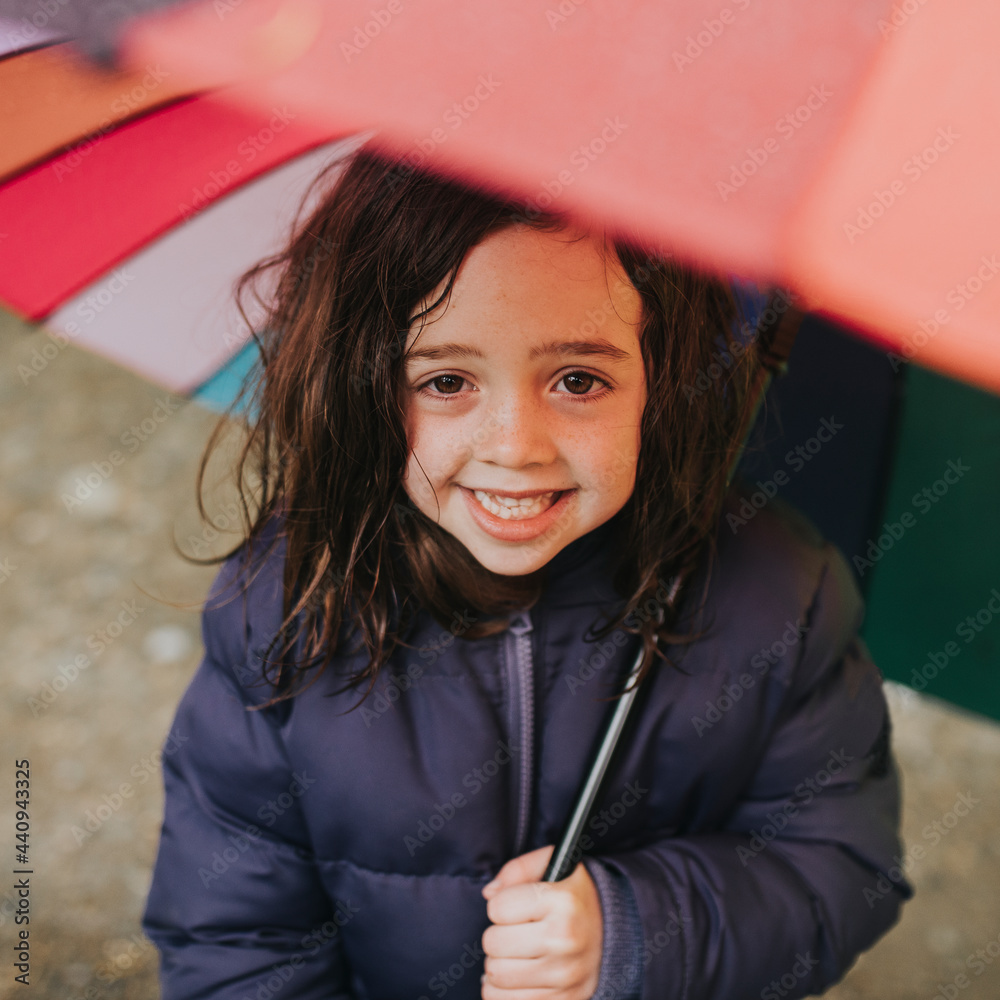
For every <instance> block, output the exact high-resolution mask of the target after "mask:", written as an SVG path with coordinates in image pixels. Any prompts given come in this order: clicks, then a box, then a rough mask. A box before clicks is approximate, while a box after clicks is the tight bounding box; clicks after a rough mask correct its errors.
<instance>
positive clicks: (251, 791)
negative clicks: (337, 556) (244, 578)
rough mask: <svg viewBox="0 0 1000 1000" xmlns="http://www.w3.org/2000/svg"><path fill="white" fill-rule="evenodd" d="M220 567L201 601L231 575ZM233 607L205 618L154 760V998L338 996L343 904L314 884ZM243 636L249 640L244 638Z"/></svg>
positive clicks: (294, 779) (345, 993)
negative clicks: (253, 706)
mask: <svg viewBox="0 0 1000 1000" xmlns="http://www.w3.org/2000/svg"><path fill="white" fill-rule="evenodd" d="M232 568H233V567H232V566H228V565H227V566H224V567H223V571H222V572H220V574H219V576H218V577H217V578H216V584H215V585H214V586H213V591H212V593H210V595H209V599H210V601H211V599H212V597H213V596H214V595H215V594H216V593H217V592H218V590H219V589H220V588H219V584H220V582H223V580H224V578H226V577H231V576H232ZM241 607H242V597H241V596H236V597H235V598H233V599H232V600H231V603H229V604H227V605H226V606H225V607H222V608H218V609H213V610H206V611H205V612H203V615H202V636H203V640H204V644H205V650H206V652H205V656H204V658H203V660H202V662H201V664H200V666H199V668H198V670H197V672H196V673H195V676H194V678H193V679H192V681H191V683H190V685H189V687H188V689H187V691H186V692H185V694H184V696H183V698H182V700H181V703H180V705H179V707H178V709H177V713H176V717H175V720H174V724H173V727H172V729H171V733H170V735H169V736H168V738H167V742H166V745H165V748H164V755H163V776H164V788H165V793H166V802H165V809H164V820H163V827H162V831H161V836H160V845H159V852H158V855H157V859H156V864H155V868H154V872H153V879H152V885H151V887H150V891H149V896H148V899H147V903H146V910H145V913H144V916H143V930H144V931H145V932H146V934H147V935H148V936H149V938H150V939H151V940H152V941H153V943H154V944H155V945H156V946H157V948H158V949H159V951H160V958H161V968H160V982H161V990H162V997H163V1000H199V998H206V1000H207V998H211V1000H244V998H246V997H255V996H275V995H279V994H278V992H277V991H278V990H280V996H281V997H282V1000H320V998H323V1000H347V998H349V997H350V990H349V978H348V970H347V968H346V965H345V961H344V958H343V954H342V948H341V935H340V928H341V927H342V926H343V925H344V924H345V923H346V922H347V920H349V919H350V913H351V908H350V906H349V905H348V904H347V902H346V901H338V904H337V905H336V906H335V905H333V903H332V901H331V900H330V898H329V897H328V896H327V895H326V893H325V892H324V890H323V888H322V884H321V882H320V878H319V875H318V873H317V870H316V866H315V864H314V863H313V860H312V855H311V852H310V849H309V841H308V837H307V835H306V832H305V829H304V823H303V820H302V813H301V808H300V799H301V797H302V796H304V795H308V794H309V790H308V789H309V785H310V784H311V783H312V781H313V780H314V779H312V777H311V776H309V775H306V774H296V773H293V771H292V768H291V766H290V765H289V763H288V761H287V759H286V755H285V752H284V748H283V744H282V740H281V738H280V732H279V730H278V728H277V726H276V724H275V722H274V720H273V718H272V717H271V716H270V714H269V712H268V711H267V710H265V711H248V710H247V707H248V700H249V699H248V697H247V694H246V691H245V689H244V687H243V685H241V684H240V683H239V681H238V679H237V674H243V673H244V672H246V671H247V670H248V668H247V656H246V653H245V652H244V651H242V650H241V649H240V647H241V646H242V643H241V642H239V641H238V640H241V639H243V638H244V623H243V621H242V620H241V618H240V610H241ZM247 631H248V630H247Z"/></svg>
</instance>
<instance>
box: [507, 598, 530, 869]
mask: <svg viewBox="0 0 1000 1000" xmlns="http://www.w3.org/2000/svg"><path fill="white" fill-rule="evenodd" d="M533 629H534V626H533V625H532V623H531V616H530V615H529V614H528V612H527V611H517V612H515V613H514V614H513V615H512V616H511V620H510V628H509V630H508V632H507V663H508V665H509V666H510V678H511V684H510V722H511V726H510V732H511V738H512V744H511V745H512V746H513V747H517V748H519V751H520V756H521V766H520V780H519V783H518V786H517V835H516V837H515V839H514V856H515V857H517V856H518V855H521V854H523V853H524V849H525V847H526V846H527V842H528V819H529V813H530V811H531V791H532V769H533V767H534V761H533V756H534V754H533V749H534V740H535V681H534V674H533V667H532V653H531V632H532V631H533Z"/></svg>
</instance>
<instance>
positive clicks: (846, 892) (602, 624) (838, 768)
mask: <svg viewBox="0 0 1000 1000" xmlns="http://www.w3.org/2000/svg"><path fill="white" fill-rule="evenodd" d="M375 142H376V140H373V141H371V142H369V143H368V144H366V145H365V146H364V147H362V148H361V149H360V150H359V151H358V152H356V153H355V154H353V155H352V156H351V157H350V158H349V160H348V162H347V164H346V167H345V168H344V169H343V172H342V173H341V174H340V176H339V178H338V179H337V181H336V183H335V185H333V187H332V189H331V190H330V191H329V193H328V194H327V195H326V196H324V197H323V198H322V201H321V203H320V204H319V207H318V208H316V209H315V210H314V211H312V213H311V216H310V217H309V218H308V219H307V221H306V222H305V224H304V225H302V226H301V227H300V228H299V229H298V230H297V233H296V235H295V236H294V237H293V239H292V240H291V242H290V244H289V246H288V247H287V249H286V250H285V251H284V253H282V254H281V255H279V256H278V257H276V258H273V259H270V260H268V261H265V262H262V264H261V265H258V267H257V268H255V269H254V270H253V271H252V272H250V273H248V275H247V276H245V281H246V282H250V281H252V280H253V279H254V278H256V277H257V276H259V275H261V274H264V273H276V274H277V275H278V281H277V284H276V286H275V287H276V291H275V292H274V294H273V297H272V300H271V301H270V303H269V305H270V313H269V316H268V320H267V323H266V324H265V326H266V329H265V331H264V332H263V333H261V334H260V337H259V338H258V346H259V347H260V351H261V362H262V363H261V372H260V378H259V380H257V381H255V383H254V389H255V392H254V396H253V404H254V416H253V417H252V421H251V426H250V434H249V436H248V438H247V443H246V447H245V449H244V451H243V453H242V455H241V457H240V461H239V482H240V484H241V489H243V490H245V491H247V492H249V491H250V490H251V487H250V486H249V485H246V484H245V483H244V473H245V472H246V471H247V466H248V465H250V466H251V472H252V473H253V476H254V477H255V478H256V480H257V481H256V483H255V484H254V485H253V492H254V496H253V498H252V500H253V504H252V506H254V507H255V508H256V511H255V513H254V514H253V515H251V514H250V508H251V505H250V504H248V505H246V506H245V507H244V510H245V511H246V513H247V524H246V534H247V539H246V540H245V543H241V545H240V546H238V547H237V549H236V550H235V551H234V552H233V553H231V554H230V555H229V556H228V557H220V558H226V561H225V563H224V565H223V567H222V569H221V572H220V573H219V575H218V577H217V579H216V582H215V584H214V585H213V587H212V590H211V592H210V595H209V600H208V602H207V605H206V609H205V611H204V614H203V617H202V623H203V639H204V645H205V656H204V659H203V661H202V663H201V665H200V667H199V669H198V671H197V673H196V675H195V677H194V679H193V680H192V682H191V685H190V687H189V688H188V691H187V693H186V694H185V696H184V698H183V700H182V702H181V704H180V707H179V709H178V712H177V717H176V720H175V724H174V729H173V734H174V735H175V736H176V738H177V739H178V740H181V738H183V742H180V743H179V749H178V750H177V752H176V753H173V754H171V755H170V756H169V757H165V758H164V780H165V786H166V813H165V819H164V824H163V831H162V837H161V842H160V848H159V855H158V858H157V862H156V868H155V872H154V875H153V882H152V887H151V889H150V894H149V899H148V904H147V909H146V913H145V917H144V928H145V930H146V932H147V933H148V934H149V936H150V938H152V940H153V941H154V942H155V943H156V945H157V946H158V948H159V949H160V952H161V957H162V969H161V978H162V987H163V996H164V998H165V1000H174V998H176V1000H181V998H183V1000H194V998H200V997H204V998H209V997H210V998H212V1000H229V998H231V1000H269V998H272V997H278V998H281V1000H288V998H292V997H294V998H301V1000H305V998H310V1000H311V998H321V997H322V998H326V1000H330V998H358V1000H431V998H433V997H444V996H447V997H449V998H453V1000H459V998H472V997H479V996H481V997H483V998H484V1000H585V998H588V997H592V996H594V997H600V998H612V997H614V998H618V1000H627V998H639V997H641V998H643V1000H654V998H655V1000H663V998H668V997H670V998H675V997H676V998H688V1000H695V998H699V1000H700V998H704V1000H709V998H711V1000H737V998H744V997H745V998H756V997H761V998H770V997H782V998H790V997H803V996H806V995H808V994H812V993H817V992H820V991H822V990H823V989H825V988H826V987H827V986H828V985H829V984H830V983H832V982H834V981H836V980H837V979H839V978H840V977H841V976H842V975H843V974H844V972H845V970H846V969H847V968H848V966H849V965H850V964H851V962H852V961H853V959H854V958H855V956H856V955H857V954H858V953H859V952H860V951H861V950H863V949H865V948H867V947H869V946H870V945H871V944H872V943H873V942H874V941H875V940H876V939H877V938H878V937H879V936H880V935H881V934H883V933H884V932H885V931H886V929H887V928H889V927H890V926H891V925H892V924H893V923H894V922H895V920H896V919H897V916H898V912H899V907H900V904H901V902H902V900H903V899H904V898H906V897H907V896H908V895H909V892H910V890H909V887H908V886H907V885H906V884H905V883H904V882H902V881H899V880H898V879H897V880H896V881H893V880H892V879H890V878H889V877H888V876H887V874H886V873H888V872H889V871H890V870H894V871H895V872H896V873H897V875H898V868H895V869H894V865H895V861H894V856H895V855H899V854H900V853H901V847H900V844H899V841H898V825H899V801H898V783H897V775H896V771H895V767H894V765H893V762H892V758H891V755H890V752H889V746H888V734H889V722H888V716H887V711H886V705H885V701H884V698H883V695H882V690H881V678H880V675H879V673H878V671H877V669H876V668H875V666H874V665H873V664H872V662H871V660H870V658H869V656H868V653H867V650H866V649H865V646H864V644H863V643H862V641H861V640H860V639H859V638H858V636H857V630H858V628H859V626H860V623H861V618H862V613H863V612H862V604H861V600H860V597H859V595H858V592H857V589H856V588H855V585H854V583H853V580H852V577H851V574H850V572H849V570H848V568H847V566H846V564H845V561H844V559H843V557H842V556H841V554H840V553H839V552H838V551H837V550H836V549H834V548H833V547H832V546H831V545H829V544H828V543H825V542H824V541H823V540H822V539H821V538H820V537H818V535H817V533H816V531H815V529H813V528H812V527H811V526H810V525H809V524H808V523H807V522H805V521H804V519H803V518H802V517H801V516H800V515H797V514H795V512H794V511H792V510H791V509H788V508H784V507H782V506H781V505H780V504H779V503H778V502H776V501H774V502H772V503H771V504H770V505H769V506H768V507H767V508H765V509H763V510H760V511H759V512H758V513H757V515H756V516H755V517H754V518H752V519H750V520H749V521H747V523H746V524H745V525H744V526H743V527H741V528H740V529H739V530H738V531H737V532H735V533H734V532H733V531H731V530H730V529H729V528H728V527H726V525H725V520H724V518H725V514H726V513H727V512H730V511H732V510H733V509H735V507H736V506H737V505H738V503H739V501H740V499H741V495H740V493H739V490H738V489H736V488H733V489H729V488H728V471H729V467H730V465H731V463H732V459H733V457H734V455H735V454H736V453H737V451H738V448H739V445H740V442H741V440H742V437H743V432H744V430H745V424H746V423H747V420H748V414H749V413H750V412H751V409H752V399H751V396H752V386H753V385H754V382H755V378H756V374H757V370H758V362H757V360H756V359H755V354H754V351H752V350H745V351H733V352H732V356H736V357H737V358H738V360H736V361H735V362H733V363H732V364H728V365H727V366H720V365H719V364H717V363H716V362H717V360H718V357H719V354H720V351H723V350H726V349H727V347H729V346H731V345H732V343H733V341H734V337H735V336H736V333H735V332H734V331H735V329H736V324H737V321H738V313H737V308H736V303H735V300H734V298H733V295H732V293H731V292H730V291H729V289H728V288H727V287H725V286H724V285H723V284H721V283H719V282H716V281H715V280H711V279H708V278H705V277H699V276H696V275H695V274H693V273H691V272H689V271H686V270H684V269H682V268H679V267H677V266H676V265H675V264H673V263H672V262H670V261H669V260H667V259H664V258H663V257H660V256H656V255H654V254H651V253H649V252H646V251H644V250H643V249H642V248H641V247H640V246H638V245H637V243H636V242H635V241H632V240H629V239H627V238H626V237H625V236H623V235H621V234H616V235H615V236H614V238H610V237H606V236H605V235H603V234H601V233H599V232H591V231H589V230H586V229H583V228H579V227H578V226H577V225H571V224H570V223H569V222H567V220H566V219H564V218H561V217H559V216H553V215H541V214H539V213H537V212H531V211H527V210H526V209H525V208H524V206H520V205H518V204H515V203H512V202H509V201H505V200H503V199H502V198H500V197H497V196H488V195H486V194H483V193H479V192H476V191H474V190H472V189H470V188H468V187H466V186H464V185H462V184H459V183H455V182H452V181H445V180H442V179H438V178H436V177H433V176H430V175H428V174H426V173H424V172H422V171H419V170H413V169H409V168H406V167H404V166H403V165H402V164H400V163H399V162H394V161H393V160H392V159H391V158H390V157H388V156H386V155H383V154H381V153H380V152H379V149H378V147H377V146H376V144H375ZM338 165H339V164H334V166H338ZM272 269H273V270H272ZM731 360H732V357H730V361H731ZM706 371H722V372H723V374H722V375H721V376H720V377H718V378H713V379H711V384H710V386H709V387H708V388H707V389H706V388H704V386H705V379H704V378H702V379H698V375H699V373H704V372H706ZM696 384H697V385H699V386H701V387H702V388H699V389H698V390H694V389H693V388H692V387H694V386H695V385H696ZM214 443H215V437H214V436H213V440H212V441H211V442H210V443H209V451H210V450H211V449H212V447H213V445H214ZM206 458H207V454H206ZM204 468H205V464H204V461H203V464H202V469H201V472H200V474H199V496H200V484H201V476H202V475H203V473H204ZM203 513H204V512H203ZM675 579H680V580H681V581H682V585H681V588H680V590H679V592H678V593H677V594H676V596H674V595H672V587H671V583H672V581H674V580H675ZM640 651H643V652H644V654H645V659H644V666H643V676H644V677H646V676H647V675H648V679H647V680H645V681H644V684H643V688H642V696H641V697H642V700H641V701H640V702H639V703H638V704H637V706H636V712H635V718H634V719H633V720H632V723H631V724H630V728H629V729H628V731H627V732H626V734H625V737H624V740H623V743H622V745H621V746H620V747H619V752H618V755H617V757H616V758H615V760H614V761H613V762H612V766H611V768H610V769H609V772H608V775H607V779H606V783H605V785H604V787H603V789H602V792H601V795H600V796H599V798H598V801H597V803H596V804H595V807H594V810H593V813H592V816H591V818H590V820H589V822H588V824H587V826H586V830H585V832H584V834H583V837H582V838H581V841H580V849H581V857H580V860H579V863H578V864H576V866H575V868H574V870H573V871H572V873H571V874H570V876H569V877H567V878H566V879H564V880H563V881H560V882H555V883H547V882H545V883H543V882H541V881H540V880H541V878H542V876H543V873H544V871H545V867H546V863H547V861H548V858H549V856H550V854H551V852H552V848H553V845H554V844H556V843H557V842H558V840H559V839H560V836H561V834H562V831H563V828H564V826H565V824H566V822H567V819H568V818H569V815H570V812H571V811H572V807H573V803H574V799H575V796H576V793H577V791H578V788H579V785H580V783H581V781H582V780H583V778H584V776H585V772H586V769H587V766H588V764H589V761H590V757H591V751H592V747H593V745H594V743H595V740H596V739H597V738H598V736H599V733H600V732H601V729H602V726H603V723H604V719H605V718H606V716H607V713H608V711H609V710H610V709H611V708H612V707H613V705H612V699H613V698H614V697H615V696H616V695H618V694H620V692H621V690H622V687H623V684H624V682H625V679H626V677H627V674H628V671H629V668H630V667H631V665H632V663H633V661H634V659H635V657H636V655H637V653H639V652H640Z"/></svg>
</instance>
